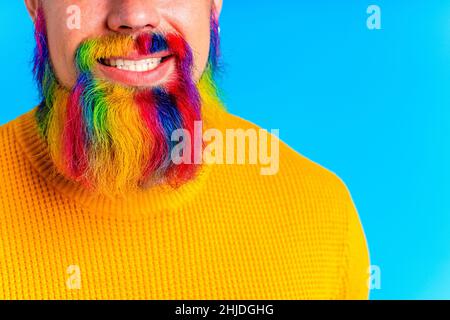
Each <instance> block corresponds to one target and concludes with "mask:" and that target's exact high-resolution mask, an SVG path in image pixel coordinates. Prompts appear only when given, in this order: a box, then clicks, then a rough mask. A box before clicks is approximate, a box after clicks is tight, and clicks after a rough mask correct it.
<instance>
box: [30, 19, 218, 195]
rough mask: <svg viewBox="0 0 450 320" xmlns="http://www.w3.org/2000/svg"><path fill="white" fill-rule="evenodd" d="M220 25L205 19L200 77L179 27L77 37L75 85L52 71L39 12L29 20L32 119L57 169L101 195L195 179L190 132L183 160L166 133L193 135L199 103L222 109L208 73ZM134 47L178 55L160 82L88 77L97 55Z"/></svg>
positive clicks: (212, 67)
mask: <svg viewBox="0 0 450 320" xmlns="http://www.w3.org/2000/svg"><path fill="white" fill-rule="evenodd" d="M217 29H218V25H217V20H216V18H215V15H212V18H211V50H210V55H209V63H208V66H207V68H206V70H205V72H204V74H203V75H202V77H201V79H200V81H199V83H198V84H195V83H194V82H193V80H192V66H193V57H192V51H191V49H190V48H189V46H188V44H187V43H186V41H185V40H184V39H183V38H182V37H181V36H179V35H177V34H156V33H155V34H142V35H140V36H139V37H137V39H133V38H132V37H131V36H124V35H114V36H108V37H102V38H98V39H92V40H87V41H85V42H83V43H82V44H81V45H80V46H79V48H78V50H77V52H76V56H75V57H76V58H75V64H76V67H77V71H78V79H77V81H76V84H75V85H74V87H73V88H71V89H70V90H69V89H67V88H65V87H63V86H62V85H60V84H59V83H58V81H57V78H56V76H55V73H54V72H53V69H52V66H51V61H50V57H49V50H48V45H47V34H46V28H45V19H44V15H43V12H42V11H40V12H39V14H38V18H37V19H36V22H35V38H36V49H35V55H34V69H33V71H34V74H35V78H36V81H37V84H38V87H39V90H40V93H41V98H42V103H41V104H40V105H39V107H38V109H37V112H36V118H37V123H38V128H39V131H40V134H41V135H42V137H43V138H44V139H45V141H46V142H47V145H48V148H49V154H50V156H51V159H52V161H53V162H54V164H55V167H56V169H57V170H58V171H59V173H61V174H63V175H64V176H65V177H66V178H68V179H69V180H73V181H76V182H79V183H82V184H83V185H84V186H86V187H87V188H90V189H93V190H95V191H98V192H100V193H102V194H105V195H112V196H116V195H123V194H125V193H127V192H130V191H133V190H138V189H145V188H148V187H150V186H153V185H155V184H158V183H168V184H169V185H171V186H173V187H178V186H180V185H182V184H184V183H185V182H187V181H189V180H191V179H193V178H195V176H196V174H197V172H198V170H199V165H198V164H195V163H194V155H195V152H196V151H195V150H194V139H191V141H192V142H191V145H190V146H185V147H190V148H191V150H193V152H190V154H191V155H192V159H191V161H190V162H189V163H182V164H177V165H175V164H174V163H173V162H172V161H171V153H172V150H173V149H174V147H175V146H176V145H177V144H178V143H179V142H174V141H172V140H171V136H172V133H173V132H174V131H175V130H177V129H184V130H185V132H186V131H187V132H188V133H189V134H190V135H191V137H193V134H194V122H195V121H201V120H202V107H203V106H204V105H208V106H210V107H212V108H223V107H222V104H221V102H220V99H219V98H218V92H217V87H216V85H215V81H214V74H215V73H216V70H217V66H218V58H219V51H218V44H219V39H218V32H217ZM133 50H137V51H138V52H139V53H140V54H142V55H145V54H152V53H157V52H159V51H164V50H168V51H169V52H170V53H171V54H172V55H173V56H174V57H175V58H176V72H175V73H174V74H175V76H174V77H173V78H171V79H170V80H169V81H168V82H167V84H165V85H164V86H161V87H155V88H148V89H138V88H129V87H125V86H121V85H118V84H113V83H111V82H108V81H106V80H103V79H98V78H96V77H95V76H94V74H93V72H92V70H93V68H94V66H95V65H96V63H97V62H98V61H100V59H108V58H111V57H117V56H127V55H128V54H129V53H130V52H132V51H133Z"/></svg>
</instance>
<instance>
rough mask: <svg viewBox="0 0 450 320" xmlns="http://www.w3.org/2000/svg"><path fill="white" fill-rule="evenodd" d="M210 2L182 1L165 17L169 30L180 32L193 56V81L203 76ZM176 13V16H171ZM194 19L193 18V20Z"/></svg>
mask: <svg viewBox="0 0 450 320" xmlns="http://www.w3.org/2000/svg"><path fill="white" fill-rule="evenodd" d="M210 10H211V7H210V2H209V1H205V0H192V1H183V2H182V4H181V3H180V4H179V5H178V7H177V8H176V9H174V10H172V11H171V14H172V15H171V16H167V17H166V18H167V21H168V22H169V24H171V28H175V29H176V30H177V31H178V32H181V33H182V34H183V35H184V37H185V38H186V41H187V42H188V43H189V45H190V46H191V49H192V53H193V56H194V70H193V71H194V74H193V76H194V79H195V80H199V79H200V77H201V75H202V74H203V72H204V70H205V68H206V65H207V62H208V56H209V46H210V27H211V26H210V16H211V11H210ZM174 12H176V13H177V14H176V15H175V14H173V13H174ZM193 17H195V18H193Z"/></svg>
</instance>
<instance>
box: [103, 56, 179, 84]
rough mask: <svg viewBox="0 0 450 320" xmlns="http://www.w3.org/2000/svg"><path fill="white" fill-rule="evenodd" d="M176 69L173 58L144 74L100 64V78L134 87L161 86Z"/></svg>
mask: <svg viewBox="0 0 450 320" xmlns="http://www.w3.org/2000/svg"><path fill="white" fill-rule="evenodd" d="M174 69H175V62H174V58H173V57H170V58H168V59H167V60H165V61H164V62H162V63H161V64H159V65H158V67H156V68H155V69H153V70H149V71H144V72H136V71H129V70H123V69H122V70H121V69H117V68H115V67H110V66H105V65H103V64H101V63H98V71H99V73H100V76H102V77H104V78H106V79H108V80H111V81H113V82H118V83H121V84H124V85H127V86H134V87H149V86H159V85H161V84H163V83H164V82H165V81H166V80H167V79H168V77H169V76H170V75H171V74H172V73H173V72H174Z"/></svg>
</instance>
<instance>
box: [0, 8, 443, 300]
mask: <svg viewBox="0 0 450 320" xmlns="http://www.w3.org/2000/svg"><path fill="white" fill-rule="evenodd" d="M224 2H225V3H224V10H223V14H222V17H221V30H222V33H221V34H222V37H223V53H224V58H225V62H226V63H227V66H226V77H225V78H224V81H223V86H224V89H225V92H226V101H227V105H228V108H229V110H230V111H231V112H233V113H236V114H238V115H240V116H242V117H244V118H247V119H249V120H251V121H253V122H255V123H257V124H258V125H260V126H262V127H263V128H268V129H272V128H279V129H280V136H281V138H282V139H283V140H284V141H286V142H287V143H288V144H289V145H291V146H292V147H293V148H294V149H296V150H297V151H299V152H300V153H302V154H304V155H306V156H307V157H309V158H311V159H312V160H314V161H316V162H318V163H320V164H322V165H324V166H325V167H327V168H329V169H331V170H332V171H334V172H336V173H337V174H338V175H339V176H340V177H341V178H342V179H343V180H344V181H345V182H346V183H347V185H348V187H349V189H350V190H351V192H352V195H353V199H354V201H355V203H356V206H357V207H358V210H359V212H360V216H361V220H362V222H363V224H364V227H365V232H366V236H367V239H368V242H369V247H370V252H371V260H372V264H375V265H378V266H380V268H381V272H382V279H381V289H380V290H373V291H372V293H371V298H372V299H398V298H402V299H423V298H425V299H432V298H447V299H449V298H450V250H449V244H450V215H449V209H450V202H449V200H448V199H449V198H450V197H447V196H446V195H447V194H448V193H449V191H450V184H449V181H450V180H449V176H450V169H449V167H450V150H449V147H448V143H447V141H448V140H449V138H450V115H449V113H450V112H449V111H448V110H449V108H448V107H449V106H450V92H449V88H450V1H448V0H447V1H438V0H432V1H431V0H430V1H425V0H422V1H418V0H415V1H411V0H410V1H406V0H405V1H401V0H396V1H379V0H378V1H371V2H368V1H356V0H354V1H347V0H345V1H344V0H341V1H336V0H328V1H326V0H315V1H294V0H289V1H288V0H278V1H273V0H259V1H238V0H224ZM370 4H376V5H379V6H380V7H381V10H382V30H368V28H367V27H366V19H367V17H368V15H367V13H366V9H367V7H368V6H369V5H370ZM0 25H1V27H2V28H1V29H0V30H1V31H0V35H1V39H2V42H1V50H0V59H1V61H2V62H3V63H2V69H3V72H2V75H1V77H0V84H1V87H2V93H3V95H2V100H3V103H2V108H3V109H2V111H1V112H0V123H6V122H7V121H9V120H11V119H14V118H15V117H16V116H18V115H20V114H22V113H24V112H25V111H28V110H29V109H31V108H32V107H33V106H34V105H35V104H36V103H37V98H36V94H35V88H34V85H33V83H32V80H31V73H30V69H31V65H30V63H29V61H30V60H31V50H32V48H33V38H32V24H31V22H30V21H29V18H28V16H27V14H26V12H25V8H24V5H23V3H22V1H5V3H3V4H2V10H1V11H0Z"/></svg>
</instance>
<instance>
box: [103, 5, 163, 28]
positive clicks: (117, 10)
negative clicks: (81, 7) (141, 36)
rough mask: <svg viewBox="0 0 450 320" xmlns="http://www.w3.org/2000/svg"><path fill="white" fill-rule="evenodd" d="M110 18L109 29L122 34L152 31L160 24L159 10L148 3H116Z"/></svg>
mask: <svg viewBox="0 0 450 320" xmlns="http://www.w3.org/2000/svg"><path fill="white" fill-rule="evenodd" d="M114 3H115V5H114V6H113V8H112V10H111V12H110V14H109V16H108V21H107V23H108V28H109V29H111V30H113V31H115V32H120V33H137V32H144V31H150V30H153V29H155V28H157V27H158V26H159V24H160V16H159V13H158V10H157V8H155V6H154V5H153V4H151V3H149V2H147V1H136V0H134V1H130V0H122V1H115V2H114Z"/></svg>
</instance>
